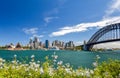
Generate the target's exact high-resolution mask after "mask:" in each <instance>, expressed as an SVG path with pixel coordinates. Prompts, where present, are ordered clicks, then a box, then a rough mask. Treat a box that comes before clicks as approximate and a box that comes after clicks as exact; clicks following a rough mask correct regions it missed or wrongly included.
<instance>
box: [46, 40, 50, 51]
mask: <svg viewBox="0 0 120 78" xmlns="http://www.w3.org/2000/svg"><path fill="white" fill-rule="evenodd" d="M49 47H50V42H49V41H48V40H45V48H47V49H48V48H49Z"/></svg>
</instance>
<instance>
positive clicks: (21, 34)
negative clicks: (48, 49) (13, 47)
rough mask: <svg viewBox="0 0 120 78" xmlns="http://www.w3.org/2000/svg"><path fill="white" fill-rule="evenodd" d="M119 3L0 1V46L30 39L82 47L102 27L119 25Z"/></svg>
mask: <svg viewBox="0 0 120 78" xmlns="http://www.w3.org/2000/svg"><path fill="white" fill-rule="evenodd" d="M119 12H120V0H92V1H91V0H0V45H6V44H9V43H11V42H12V43H14V44H16V43H17V42H20V43H22V44H23V45H25V44H27V43H28V42H29V39H30V38H33V37H34V36H38V37H39V38H40V41H42V42H44V41H45V40H46V39H48V40H50V42H52V41H53V40H56V39H57V40H61V41H65V42H67V41H70V40H72V41H74V43H75V44H76V45H78V44H81V42H83V41H84V40H89V38H90V37H91V36H92V35H93V34H94V33H95V32H96V31H97V30H98V29H99V28H101V27H103V26H106V25H108V24H111V23H116V22H120V21H119V19H120V16H119V15H120V13H119Z"/></svg>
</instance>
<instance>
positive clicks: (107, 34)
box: [84, 23, 120, 50]
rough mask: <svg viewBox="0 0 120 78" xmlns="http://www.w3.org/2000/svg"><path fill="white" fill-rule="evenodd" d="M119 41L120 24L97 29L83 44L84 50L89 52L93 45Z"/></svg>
mask: <svg viewBox="0 0 120 78" xmlns="http://www.w3.org/2000/svg"><path fill="white" fill-rule="evenodd" d="M113 41H120V23H116V24H111V25H108V26H105V27H103V28H101V29H99V30H98V31H97V32H96V33H95V34H94V35H93V36H92V37H91V38H90V39H89V41H88V42H87V43H86V44H84V50H90V49H92V48H93V46H94V45H95V44H100V43H106V42H113Z"/></svg>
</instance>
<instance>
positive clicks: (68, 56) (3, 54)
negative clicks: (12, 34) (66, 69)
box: [0, 50, 120, 68]
mask: <svg viewBox="0 0 120 78" xmlns="http://www.w3.org/2000/svg"><path fill="white" fill-rule="evenodd" d="M54 52H55V53H56V55H58V59H57V61H63V63H64V64H65V63H70V65H71V66H72V67H73V68H78V67H84V68H92V67H93V65H92V63H93V62H94V61H95V57H96V55H99V56H100V60H99V62H103V61H107V60H108V59H117V60H120V51H108V52H90V51H69V50H59V51H53V50H47V51H45V50H21V51H9V50H0V58H3V59H5V60H6V61H11V60H13V57H14V55H17V59H18V60H19V61H21V62H24V61H26V62H29V61H30V60H31V56H32V55H35V61H40V62H44V61H45V57H46V56H48V57H49V59H51V56H52V55H53V54H54Z"/></svg>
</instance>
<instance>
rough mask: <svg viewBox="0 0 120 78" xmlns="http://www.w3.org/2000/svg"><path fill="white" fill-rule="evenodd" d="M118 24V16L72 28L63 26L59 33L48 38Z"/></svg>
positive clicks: (119, 19)
mask: <svg viewBox="0 0 120 78" xmlns="http://www.w3.org/2000/svg"><path fill="white" fill-rule="evenodd" d="M119 22H120V16H119V17H111V18H108V19H103V20H100V21H97V22H89V23H80V24H77V25H74V26H65V27H63V28H60V30H59V31H56V32H53V33H52V34H50V37H54V36H62V35H65V34H69V33H74V32H83V31H87V30H88V28H92V27H98V28H101V27H104V26H106V25H109V24H113V23H119Z"/></svg>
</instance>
